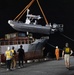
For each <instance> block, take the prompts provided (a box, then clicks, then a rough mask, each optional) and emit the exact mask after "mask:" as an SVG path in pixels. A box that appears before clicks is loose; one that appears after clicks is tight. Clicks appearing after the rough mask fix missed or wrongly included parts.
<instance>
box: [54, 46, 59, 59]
mask: <svg viewBox="0 0 74 75" xmlns="http://www.w3.org/2000/svg"><path fill="white" fill-rule="evenodd" d="M55 55H56V59H57V60H59V48H58V46H56V49H55Z"/></svg>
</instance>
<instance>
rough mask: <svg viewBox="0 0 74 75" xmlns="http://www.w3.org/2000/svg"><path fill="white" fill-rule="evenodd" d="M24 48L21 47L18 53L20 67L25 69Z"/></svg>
mask: <svg viewBox="0 0 74 75" xmlns="http://www.w3.org/2000/svg"><path fill="white" fill-rule="evenodd" d="M22 47H23V46H22V45H20V48H19V49H18V50H17V53H18V61H19V67H18V68H20V67H24V66H23V61H24V57H25V54H24V49H23V48H22ZM21 62H22V64H21Z"/></svg>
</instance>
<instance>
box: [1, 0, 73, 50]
mask: <svg viewBox="0 0 74 75" xmlns="http://www.w3.org/2000/svg"><path fill="white" fill-rule="evenodd" d="M30 1H31V0H0V37H4V35H5V34H6V33H12V32H16V30H14V29H12V27H10V25H9V24H8V20H10V19H11V20H13V19H14V18H15V17H16V16H17V15H18V14H19V13H20V12H21V10H22V9H23V8H24V7H25V6H26V5H27V4H28V3H29V2H30ZM39 2H40V5H41V7H42V9H43V11H44V13H45V15H46V18H47V20H48V22H49V23H52V24H53V23H57V24H59V23H60V24H64V31H63V32H62V33H54V34H50V35H49V41H48V43H50V44H52V45H53V46H56V45H58V46H59V48H61V49H62V48H63V47H64V45H65V43H66V42H69V45H70V47H71V48H72V49H74V40H73V39H74V0H39ZM30 13H32V14H38V15H39V14H40V15H41V16H42V13H41V11H40V9H39V7H38V5H37V3H36V1H35V2H34V3H33V4H32V6H31V7H30ZM20 20H22V21H25V15H23V17H22V18H21V19H20ZM40 23H41V24H42V25H45V24H46V23H45V21H44V19H42V20H41V21H40ZM61 34H64V35H66V36H67V37H68V38H67V37H65V36H63V35H61ZM36 36H38V34H36ZM48 43H47V48H48V47H49V46H50V45H49V44H48ZM51 49H52V47H51V46H50V50H51Z"/></svg>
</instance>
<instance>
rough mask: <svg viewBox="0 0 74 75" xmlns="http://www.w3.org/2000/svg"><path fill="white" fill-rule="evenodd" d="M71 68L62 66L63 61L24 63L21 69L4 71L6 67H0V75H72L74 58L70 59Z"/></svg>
mask: <svg viewBox="0 0 74 75" xmlns="http://www.w3.org/2000/svg"><path fill="white" fill-rule="evenodd" d="M70 61H71V63H70V64H71V67H70V70H68V69H67V68H66V67H65V65H64V59H60V60H58V61H57V60H56V59H53V60H46V61H37V62H31V63H25V64H24V67H23V68H20V69H19V68H18V67H16V69H14V70H12V71H6V66H5V65H2V66H0V75H74V57H73V56H72V57H70Z"/></svg>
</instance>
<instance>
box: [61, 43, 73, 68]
mask: <svg viewBox="0 0 74 75" xmlns="http://www.w3.org/2000/svg"><path fill="white" fill-rule="evenodd" d="M72 53H73V51H72V50H71V48H70V47H69V44H68V43H66V44H65V47H64V49H63V51H62V57H64V60H65V66H66V68H67V69H70V55H71V54H72Z"/></svg>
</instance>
